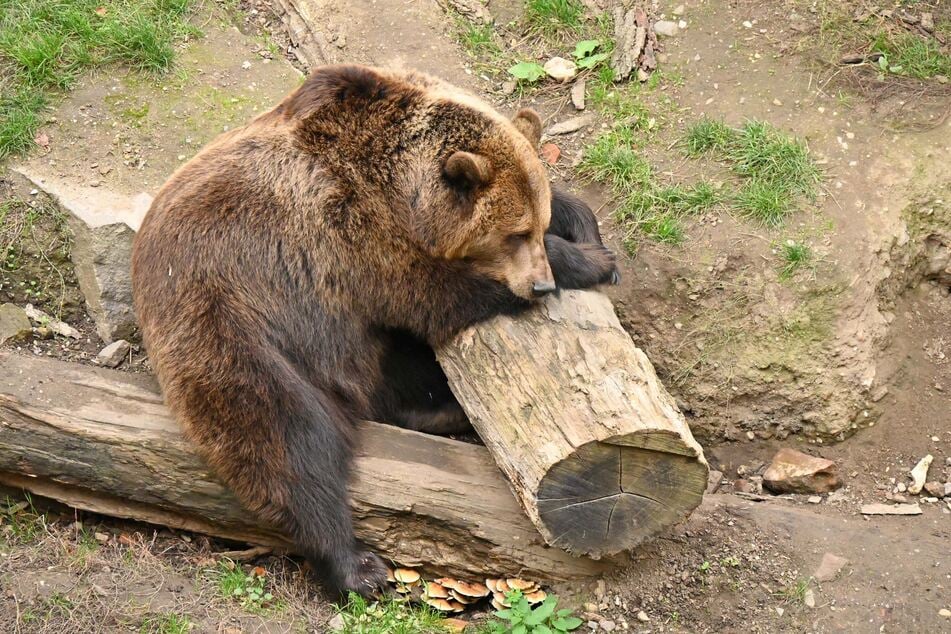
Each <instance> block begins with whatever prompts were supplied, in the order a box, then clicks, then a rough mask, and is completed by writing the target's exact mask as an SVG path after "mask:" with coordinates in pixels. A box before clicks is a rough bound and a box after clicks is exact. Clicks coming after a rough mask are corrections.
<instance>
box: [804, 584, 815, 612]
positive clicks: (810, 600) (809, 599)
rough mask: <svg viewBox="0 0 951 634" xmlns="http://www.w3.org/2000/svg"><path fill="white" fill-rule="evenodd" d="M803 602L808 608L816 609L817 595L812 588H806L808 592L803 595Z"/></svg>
mask: <svg viewBox="0 0 951 634" xmlns="http://www.w3.org/2000/svg"><path fill="white" fill-rule="evenodd" d="M802 602H803V603H805V604H806V607H807V608H814V607H816V595H815V593H814V592H813V591H812V588H806V591H805V592H804V593H803V595H802Z"/></svg>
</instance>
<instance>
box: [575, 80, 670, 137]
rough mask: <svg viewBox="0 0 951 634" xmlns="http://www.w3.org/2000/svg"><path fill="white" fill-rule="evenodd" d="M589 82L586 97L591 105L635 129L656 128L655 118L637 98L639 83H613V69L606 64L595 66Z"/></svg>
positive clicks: (650, 130)
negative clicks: (594, 71)
mask: <svg viewBox="0 0 951 634" xmlns="http://www.w3.org/2000/svg"><path fill="white" fill-rule="evenodd" d="M590 82H591V89H590V93H589V95H588V97H589V99H590V101H591V105H592V106H594V107H595V108H597V109H598V110H600V111H601V112H603V113H605V114H607V115H610V116H611V117H612V118H613V119H614V120H615V121H617V122H618V123H621V124H623V125H626V126H628V127H630V128H633V129H635V130H640V131H644V132H652V131H654V130H655V129H656V128H657V120H656V119H655V118H654V117H652V116H651V114H650V111H649V110H648V109H647V107H646V106H644V105H643V104H642V103H640V101H638V99H637V95H638V91H639V90H640V86H639V84H637V83H624V84H615V83H614V70H613V69H612V68H611V67H610V66H608V65H603V66H601V67H599V68H597V72H596V73H595V74H594V77H593V78H592V79H591V80H590Z"/></svg>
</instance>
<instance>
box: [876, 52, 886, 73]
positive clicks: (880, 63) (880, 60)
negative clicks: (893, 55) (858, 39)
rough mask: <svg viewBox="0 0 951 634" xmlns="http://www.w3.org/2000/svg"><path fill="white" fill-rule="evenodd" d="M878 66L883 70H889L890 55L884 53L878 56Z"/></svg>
mask: <svg viewBox="0 0 951 634" xmlns="http://www.w3.org/2000/svg"><path fill="white" fill-rule="evenodd" d="M878 67H879V68H881V69H882V70H888V57H886V56H885V55H882V56H881V57H879V58H878Z"/></svg>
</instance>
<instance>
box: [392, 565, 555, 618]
mask: <svg viewBox="0 0 951 634" xmlns="http://www.w3.org/2000/svg"><path fill="white" fill-rule="evenodd" d="M387 579H388V581H389V582H390V583H392V584H393V585H394V589H395V590H396V592H397V593H399V594H401V595H403V596H404V597H406V599H407V600H415V601H422V602H423V603H425V604H426V605H428V606H430V607H432V608H434V609H436V610H439V611H440V612H453V613H459V612H463V611H465V609H466V608H467V607H468V606H470V605H473V604H475V603H478V602H479V601H481V600H482V599H484V598H486V597H489V601H490V602H491V604H492V607H493V608H495V609H496V610H501V609H504V608H507V607H510V606H509V603H508V600H507V599H506V597H505V595H507V594H508V593H509V592H511V591H512V590H520V591H521V592H522V596H523V597H524V598H525V600H526V601H528V602H529V604H531V605H536V604H538V603H541V602H542V601H544V600H545V597H546V596H547V595H546V594H545V591H544V590H542V589H541V588H539V587H538V584H537V583H535V582H533V581H526V580H524V579H486V580H485V585H483V584H481V583H477V582H476V583H470V582H468V581H460V580H458V579H450V578H449V577H442V578H440V579H435V580H433V581H425V580H424V579H423V578H422V576H421V575H420V574H419V572H417V571H415V570H412V569H410V568H397V569H396V570H393V571H390V574H389V576H388V577H387Z"/></svg>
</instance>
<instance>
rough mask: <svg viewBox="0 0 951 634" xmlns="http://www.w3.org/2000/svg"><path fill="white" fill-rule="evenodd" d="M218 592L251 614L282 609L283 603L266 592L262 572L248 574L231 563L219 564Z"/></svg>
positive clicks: (265, 580) (265, 582)
mask: <svg viewBox="0 0 951 634" xmlns="http://www.w3.org/2000/svg"><path fill="white" fill-rule="evenodd" d="M218 592H219V594H221V596H223V597H226V598H230V599H234V600H236V601H238V602H239V603H240V604H241V607H242V608H244V609H245V610H247V611H248V612H251V613H252V614H265V613H267V612H268V611H270V610H281V609H283V607H284V604H283V602H281V601H278V600H275V598H274V595H272V594H271V593H270V592H269V591H268V589H267V579H266V578H265V574H264V572H263V570H257V569H256V570H255V571H252V572H249V573H248V572H245V571H244V570H243V569H242V568H241V567H240V566H235V565H234V564H232V563H231V562H221V565H220V567H219V569H218Z"/></svg>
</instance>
